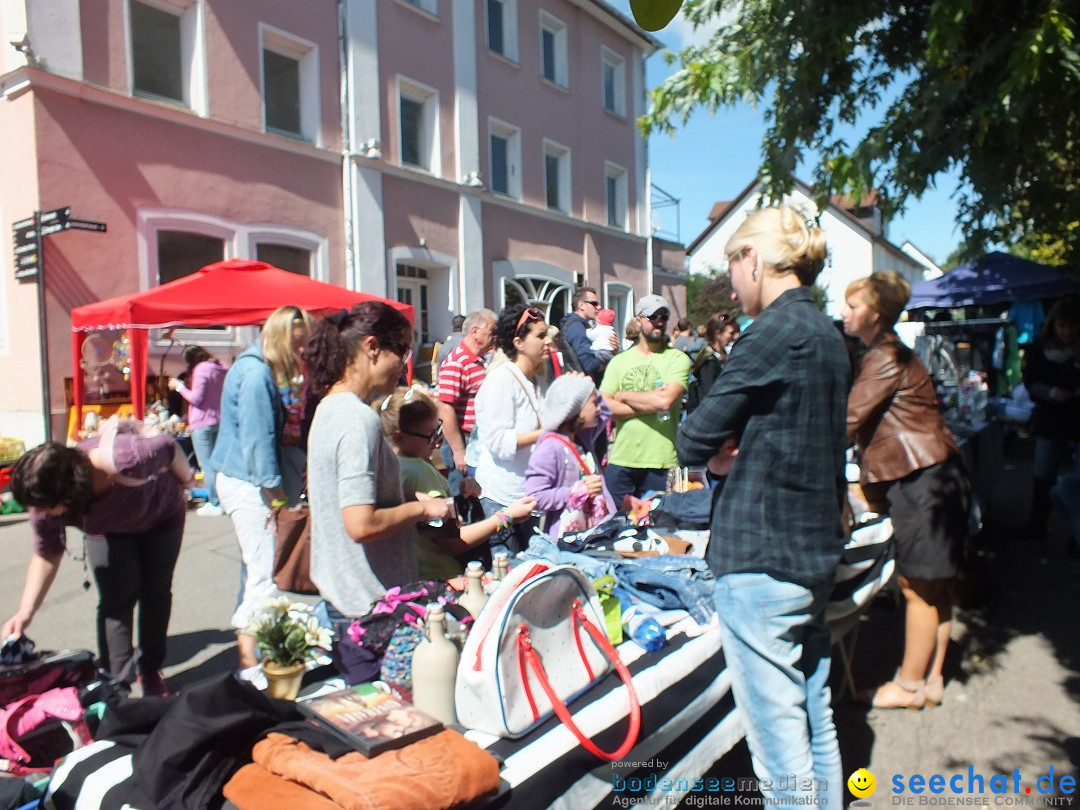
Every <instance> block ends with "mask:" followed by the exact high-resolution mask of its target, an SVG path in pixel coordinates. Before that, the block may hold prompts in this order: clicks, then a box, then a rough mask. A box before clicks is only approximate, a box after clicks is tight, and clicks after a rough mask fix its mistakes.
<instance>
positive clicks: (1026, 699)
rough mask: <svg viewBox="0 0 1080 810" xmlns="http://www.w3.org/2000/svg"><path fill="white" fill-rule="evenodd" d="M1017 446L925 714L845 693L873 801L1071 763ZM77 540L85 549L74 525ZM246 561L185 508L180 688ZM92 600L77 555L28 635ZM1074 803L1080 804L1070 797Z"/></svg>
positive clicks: (1071, 689) (172, 650) (221, 637)
mask: <svg viewBox="0 0 1080 810" xmlns="http://www.w3.org/2000/svg"><path fill="white" fill-rule="evenodd" d="M1022 455H1023V454H1022V453H1021V457H1020V458H1019V459H1017V458H1012V459H1010V460H1008V461H1007V463H1006V467H1007V469H1006V470H1004V474H1003V476H1002V477H1001V480H1000V482H999V485H998V487H997V491H996V493H995V495H994V497H993V499H992V502H991V504H990V507H991V510H990V515H989V516H988V520H989V526H990V530H989V531H988V533H987V536H986V537H985V538H983V539H982V540H981V542H980V544H979V547H978V548H979V556H978V558H977V560H976V563H975V565H974V566H973V568H974V572H975V573H974V576H973V577H972V578H971V581H970V583H969V585H968V586H967V587H966V596H965V607H964V608H963V609H962V610H961V611H960V612H959V615H960V617H961V621H960V622H958V623H957V625H956V627H955V628H954V633H953V638H954V639H955V640H956V641H957V643H956V644H954V645H953V650H952V654H951V657H950V661H949V665H948V667H947V672H946V674H947V680H948V687H947V690H946V695H945V702H944V704H943V705H942V706H941V707H940V708H937V709H926V710H924V711H921V712H909V711H892V712H884V711H875V712H869V713H868V712H867V711H866V709H865V708H864V707H861V706H859V705H857V704H854V703H852V702H851V701H849V700H844V701H841V702H839V703H838V704H837V719H838V728H839V731H840V741H841V748H842V752H843V756H844V768H845V774H847V773H850V772H851V771H853V770H855V769H856V768H858V767H861V766H865V767H867V768H869V769H870V770H871V771H872V772H873V773H874V774H875V776H876V778H877V781H878V784H879V793H878V795H877V797H876V804H877V805H878V806H886V805H887V804H888V803H889V801H890V800H891V798H892V797H891V796H890V794H889V793H887V792H886V791H888V790H889V788H890V785H891V779H892V778H893V776H895V775H898V774H899V775H902V776H904V777H905V779H906V778H907V777H910V776H911V775H913V774H922V775H925V776H927V777H929V776H930V775H932V774H935V773H941V774H945V775H948V774H956V773H963V774H967V772H968V767H969V766H971V768H973V771H974V772H975V773H981V774H985V775H986V776H987V780H989V776H990V775H992V774H995V773H1004V774H1010V775H1011V774H1012V772H1013V770H1014V769H1019V770H1020V772H1021V775H1022V777H1023V778H1024V779H1025V780H1026V781H1027V782H1028V783H1029V784H1033V783H1034V778H1035V777H1036V776H1038V775H1041V774H1048V773H1049V772H1050V769H1051V768H1053V769H1054V773H1055V779H1059V778H1060V776H1062V775H1063V774H1070V773H1071V774H1073V775H1076V773H1077V770H1078V764H1080V633H1078V626H1077V625H1078V618H1077V617H1078V616H1080V591H1078V578H1077V574H1078V573H1080V569H1078V567H1077V565H1076V563H1075V562H1074V561H1071V560H1070V559H1069V558H1068V557H1067V555H1066V553H1065V550H1064V537H1063V534H1062V527H1061V526H1060V525H1059V526H1056V527H1055V537H1054V538H1052V539H1051V541H1049V543H1048V544H1047V545H1044V546H1037V545H1033V544H1032V543H1030V542H1028V541H1026V540H1025V539H1024V538H1023V537H1022V536H1021V535H1020V534H1019V533H1018V532H1017V531H1016V526H1017V525H1018V524H1020V523H1022V522H1023V521H1024V520H1025V519H1026V517H1027V499H1028V492H1029V490H1028V487H1029V484H1028V483H1027V464H1028V462H1027V461H1026V460H1025V459H1024V458H1023V457H1022ZM69 537H70V542H71V547H72V550H73V551H74V552H75V553H76V554H78V553H79V551H80V548H81V539H80V536H79V534H78V533H77V532H71V533H70V535H69ZM0 549H2V553H0V594H2V596H0V612H2V613H3V614H4V617H5V618H6V616H7V615H8V614H9V613H10V611H11V610H12V608H13V607H14V604H15V602H16V600H17V598H18V593H19V592H20V589H21V587H22V579H23V575H24V572H25V566H26V561H27V558H28V556H29V553H30V532H29V528H28V525H27V523H26V521H25V519H23V518H20V517H15V516H12V517H7V518H4V519H3V521H2V523H0ZM238 565H239V560H238V554H237V550H236V546H235V541H234V539H233V534H232V531H231V524H230V522H229V520H228V519H227V518H200V517H196V516H194V515H190V516H189V520H188V527H187V532H186V535H185V540H184V547H183V551H182V554H181V557H180V564H179V567H178V569H177V573H176V578H175V584H174V592H175V600H174V607H173V620H172V625H171V630H172V632H171V636H170V640H169V655H168V659H167V662H168V666H167V667H166V670H165V674H166V677H167V678H168V680H169V682H170V684H171V685H173V686H174V687H176V686H182V685H183V684H185V683H190V682H191V681H193V680H196V679H198V678H201V677H203V676H206V675H209V674H211V673H214V672H218V671H223V670H227V669H229V668H231V667H233V666H235V651H234V649H233V646H234V645H233V636H232V632H231V630H230V629H229V627H228V617H229V614H230V612H231V610H232V605H233V600H234V597H235V593H236V587H237V582H238V573H237V571H238ZM95 603H96V595H95V592H94V589H93V588H92V587H91V589H90V590H89V591H84V590H83V588H82V569H81V566H80V564H79V563H78V562H75V561H73V560H65V561H64V564H63V566H62V567H61V571H60V574H59V576H58V578H57V581H56V583H55V585H54V586H53V589H52V592H51V593H50V594H49V597H48V600H47V602H46V604H45V606H44V607H43V608H42V610H41V611H40V612H39V614H38V616H37V618H36V619H35V621H34V624H33V626H32V628H31V632H30V635H31V637H32V638H34V639H35V640H36V641H37V642H38V643H39V645H41V646H48V647H53V648H61V647H87V648H91V649H93V647H94V606H95ZM901 615H902V614H901V613H900V612H898V611H897V610H895V609H894V608H893V606H892V603H891V602H890V601H889V600H888V599H879V600H878V601H877V602H876V603H875V605H874V607H873V608H872V610H871V611H870V613H869V614H868V619H867V620H866V621H865V622H864V623H863V625H862V627H861V630H860V636H859V642H858V646H857V649H856V658H855V667H854V669H855V680H856V683H857V684H858V685H859V686H860V687H863V686H869V685H871V684H873V683H875V682H878V681H880V680H884V679H886V678H888V677H890V676H891V675H892V672H893V669H894V668H895V666H896V664H897V662H898V659H899V655H900V649H901V642H902V635H901V633H902V623H901V621H900V619H901ZM834 661H835V662H837V663H836V664H835V665H836V666H839V664H838V659H835V658H834ZM724 770H725V771H726V772H727V773H731V774H732V775H738V776H748V775H750V773H751V771H750V766H749V763H748V761H747V760H746V755H745V749H742V751H741V754H738V753H737V754H736V755H735V756H733V757H729V758H728V761H726V762H725V763H724ZM909 796H910V794H909ZM1040 798H1041V797H1040ZM989 804H990V805H991V806H993V805H994V804H995V802H994V801H993V800H991V801H989ZM1077 805H1080V801H1074V802H1073V806H1077Z"/></svg>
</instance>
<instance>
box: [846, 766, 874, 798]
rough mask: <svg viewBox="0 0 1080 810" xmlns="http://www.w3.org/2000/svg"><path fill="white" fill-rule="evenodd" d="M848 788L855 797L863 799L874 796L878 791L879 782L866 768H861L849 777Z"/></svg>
mask: <svg viewBox="0 0 1080 810" xmlns="http://www.w3.org/2000/svg"><path fill="white" fill-rule="evenodd" d="M847 786H848V790H850V791H851V793H852V795H853V796H858V797H859V798H860V799H863V798H865V797H867V796H873V795H874V791H875V790H877V780H876V779H874V775H873V774H872V773H870V771H868V770H866V768H859V770H857V771H855V773H853V774H852V775H851V776H849V777H848V780H847Z"/></svg>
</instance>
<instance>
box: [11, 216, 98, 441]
mask: <svg viewBox="0 0 1080 810" xmlns="http://www.w3.org/2000/svg"><path fill="white" fill-rule="evenodd" d="M68 230H77V231H95V232H97V233H104V232H105V230H106V226H105V223H104V222H93V221H91V220H86V219H72V218H71V207H70V206H67V205H65V206H63V207H62V208H54V209H52V210H51V211H36V212H34V215H33V216H32V217H27V218H26V219H20V220H19V221H18V222H15V223H14V224H12V226H11V231H12V233H11V241H12V243H13V252H14V254H15V278H17V279H19V280H20V281H23V280H29V279H35V280H37V282H38V329H39V332H40V337H41V381H42V385H41V400H42V407H43V409H44V411H45V441H52V396H51V394H50V391H49V382H50V380H49V335H48V324H47V323H46V320H45V244H44V239H45V237H46V236H51V235H52V234H55V233H60V232H61V231H68ZM75 373H76V374H78V373H79V370H78V369H76V370H75Z"/></svg>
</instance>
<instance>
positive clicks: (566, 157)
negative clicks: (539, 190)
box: [541, 138, 573, 215]
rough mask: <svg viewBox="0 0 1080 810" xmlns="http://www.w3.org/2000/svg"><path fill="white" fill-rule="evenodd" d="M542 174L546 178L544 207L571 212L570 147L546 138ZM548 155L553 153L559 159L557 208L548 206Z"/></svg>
mask: <svg viewBox="0 0 1080 810" xmlns="http://www.w3.org/2000/svg"><path fill="white" fill-rule="evenodd" d="M541 155H542V162H541V167H542V172H543V173H542V176H543V178H544V207H545V208H547V209H548V210H549V211H561V212H562V213H564V214H568V215H569V214H570V211H571V204H572V203H571V200H572V199H573V198H572V195H571V187H570V178H571V177H572V174H571V172H570V147H568V146H563V145H562V144H561V143H556V142H555V141H551V140H548V139H547V138H544V140H543V146H542V151H541ZM548 155H551V156H553V157H555V158H557V159H558V161H559V188H558V189H557V196H558V203H557V205H556V206H555V208H551V207H550V206H548V188H547V159H548Z"/></svg>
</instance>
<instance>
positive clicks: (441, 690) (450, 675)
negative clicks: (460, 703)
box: [412, 602, 460, 723]
mask: <svg viewBox="0 0 1080 810" xmlns="http://www.w3.org/2000/svg"><path fill="white" fill-rule="evenodd" d="M459 658H460V653H459V652H458V648H457V645H456V644H454V642H452V641H451V640H450V639H448V638H447V637H446V615H445V614H444V613H443V608H442V605H440V604H439V603H438V602H432V603H431V604H429V605H428V608H427V616H426V617H425V619H424V637H423V638H422V639H421V640H420V643H419V644H418V645H417V646H416V650H415V651H414V652H413V659H412V686H413V689H412V698H413V704H414V705H415V706H416V708H418V709H420V710H421V711H424V712H427V713H428V714H430V715H431V716H432V717H434V718H436V719H437V720H441V721H442V722H443V723H456V722H457V711H456V710H455V708H454V688H455V686H456V682H457V670H458V660H459Z"/></svg>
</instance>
